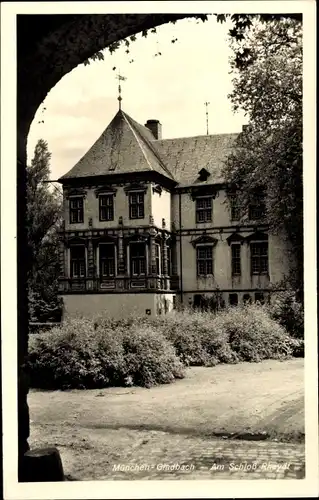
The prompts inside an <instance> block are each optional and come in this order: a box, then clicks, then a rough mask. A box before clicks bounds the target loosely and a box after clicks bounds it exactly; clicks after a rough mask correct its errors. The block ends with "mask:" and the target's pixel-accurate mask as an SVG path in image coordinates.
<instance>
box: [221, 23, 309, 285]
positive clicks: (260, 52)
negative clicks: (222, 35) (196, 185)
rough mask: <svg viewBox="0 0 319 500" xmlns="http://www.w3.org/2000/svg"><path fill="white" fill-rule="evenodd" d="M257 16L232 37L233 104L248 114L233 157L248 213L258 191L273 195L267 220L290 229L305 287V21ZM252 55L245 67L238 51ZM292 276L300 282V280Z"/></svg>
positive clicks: (234, 177)
mask: <svg viewBox="0 0 319 500" xmlns="http://www.w3.org/2000/svg"><path fill="white" fill-rule="evenodd" d="M258 21H259V20H258V19H257V20H255V21H254V22H253V25H252V27H251V28H250V30H249V33H248V34H247V35H246V36H245V38H244V39H243V40H240V41H238V40H235V39H234V38H232V39H231V46H232V48H233V50H234V56H233V58H232V61H231V67H232V74H233V85H234V90H233V92H232V93H231V95H230V96H229V97H230V99H231V101H232V104H233V109H234V110H235V111H236V110H237V109H242V110H243V111H244V112H245V114H246V115H247V116H248V119H249V124H248V127H247V129H246V132H243V133H242V134H239V136H238V139H237V141H236V144H235V148H234V150H233V152H232V154H231V155H230V156H229V158H228V159H227V161H226V164H225V168H224V176H225V179H226V181H227V183H229V185H231V186H233V188H234V189H235V190H236V194H237V202H238V205H239V210H240V213H241V215H242V217H244V214H245V213H247V207H248V205H249V203H250V202H251V200H252V198H253V196H254V195H255V194H256V192H258V191H259V192H262V193H263V195H264V197H265V205H266V213H265V222H267V223H268V224H269V227H270V230H271V231H272V232H282V233H283V234H285V235H286V237H287V240H288V242H289V243H290V245H289V247H290V249H291V250H290V254H289V256H288V258H291V259H292V260H293V261H294V262H295V267H294V268H293V271H292V275H291V276H290V277H288V278H289V282H290V284H292V285H293V286H294V288H296V289H297V290H299V291H302V289H303V189H302V31H301V30H302V26H301V23H300V22H299V21H298V20H296V19H281V20H270V21H269V22H267V23H265V24H261V23H260V22H258ZM238 53H241V54H242V55H243V54H245V56H244V57H243V58H242V59H241V64H240V65H238V60H237V54H238ZM292 277H293V278H294V279H292Z"/></svg>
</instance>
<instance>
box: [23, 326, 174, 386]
mask: <svg viewBox="0 0 319 500" xmlns="http://www.w3.org/2000/svg"><path fill="white" fill-rule="evenodd" d="M28 368H29V373H30V382H31V386H32V387H39V388H46V389H70V388H78V389H81V388H98V387H107V386H119V385H122V386H124V385H127V384H135V385H142V386H147V387H150V386H151V385H155V384H157V383H168V382H171V381H173V380H174V378H180V377H182V376H183V370H182V364H181V363H180V361H179V360H178V358H177V357H176V355H175V351H174V349H173V347H172V346H171V345H170V344H169V343H168V342H167V340H166V339H165V338H164V337H163V336H161V335H159V334H158V333H157V332H156V331H154V330H152V329H151V328H148V329H146V328H144V329H143V328H139V329H137V328H136V326H134V325H132V326H131V327H127V328H125V329H124V328H119V327H118V328H117V329H111V328H110V324H109V323H108V322H106V323H105V325H102V324H101V322H100V324H97V323H94V322H93V321H90V320H86V319H76V320H71V321H67V322H65V323H63V325H62V326H61V327H58V328H54V329H52V330H51V331H50V332H46V333H42V334H34V335H32V336H31V337H30V345H29V360H28Z"/></svg>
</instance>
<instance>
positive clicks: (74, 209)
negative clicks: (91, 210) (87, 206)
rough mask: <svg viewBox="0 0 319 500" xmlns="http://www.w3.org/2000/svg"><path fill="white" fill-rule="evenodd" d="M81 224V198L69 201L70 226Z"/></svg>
mask: <svg viewBox="0 0 319 500" xmlns="http://www.w3.org/2000/svg"><path fill="white" fill-rule="evenodd" d="M81 222H83V198H82V197H81V198H80V197H78V198H71V199H70V224H77V223H81Z"/></svg>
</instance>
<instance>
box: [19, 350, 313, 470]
mask: <svg viewBox="0 0 319 500" xmlns="http://www.w3.org/2000/svg"><path fill="white" fill-rule="evenodd" d="M303 377H304V371H303V360H302V359H293V360H289V361H282V362H280V361H273V360H270V361H264V362H262V363H240V364H238V365H220V366H216V367H214V368H190V369H188V371H187V374H186V378H185V379H183V380H179V381H176V382H175V383H173V384H170V385H164V386H158V387H154V388H152V389H143V388H138V387H132V388H109V389H103V390H90V391H78V390H73V391H65V392H61V391H36V390H31V391H30V395H29V406H30V418H31V436H30V440H29V441H30V445H31V447H38V446H47V445H50V446H52V445H53V446H57V447H58V448H59V450H60V453H61V456H62V460H63V464H64V469H65V472H66V473H67V474H70V475H71V476H74V477H75V478H76V479H82V480H83V479H102V478H105V479H116V478H117V477H119V478H120V479H123V477H122V475H123V471H122V472H121V471H118V472H120V475H118V474H117V475H115V476H116V477H114V470H113V468H114V464H132V463H134V464H137V465H136V467H137V470H134V471H133V472H132V471H131V475H132V477H134V478H136V479H141V478H144V477H145V476H147V478H152V477H153V476H154V474H155V473H154V474H152V473H150V472H149V471H148V472H147V470H146V471H145V470H142V471H141V470H140V466H139V464H150V463H152V464H153V465H154V464H158V463H167V461H168V462H169V463H171V462H174V463H182V462H183V463H185V461H186V462H187V463H193V462H194V463H197V466H196V468H197V469H196V470H197V472H198V473H199V470H202V468H201V466H199V465H198V463H199V462H198V460H201V458H200V457H205V456H206V455H207V454H206V455H205V453H204V452H205V450H206V451H207V450H208V449H209V450H211V451H210V452H209V454H208V458H207V460H208V462H209V463H208V462H207V461H206V462H207V463H206V462H205V460H204V462H205V463H204V464H202V466H203V467H204V469H203V470H206V469H207V470H209V469H210V467H209V464H210V463H211V462H212V460H213V457H214V456H215V455H214V453H215V452H216V450H219V451H218V453H219V454H220V456H219V460H224V462H225V460H226V462H227V461H228V462H229V461H231V460H232V457H235V458H236V457H237V459H238V460H239V459H240V460H245V457H247V456H249V457H250V460H253V459H254V457H260V460H268V461H269V460H270V461H271V460H272V461H275V462H276V461H277V462H278V463H279V462H280V463H283V460H284V457H288V458H289V457H290V459H291V460H292V461H293V460H295V462H294V464H293V465H294V467H297V464H299V465H298V467H299V466H300V467H301V466H302V457H303V453H304V449H303V435H304V401H303V386H304V381H303ZM234 438H241V440H239V439H234ZM265 438H267V441H262V440H264V439H265ZM248 439H249V440H252V439H254V440H258V441H259V442H258V443H257V442H256V441H254V442H252V441H250V442H248V441H247V440H248ZM242 440H243V441H242ZM267 443H268V444H267ZM265 446H266V448H265ZM214 450H215V451H214ZM267 450H268V451H267ZM216 453H217V452H216ZM216 453H215V454H216ZM238 453H239V455H238ZM267 453H268V455H267ZM236 454H237V455H236ZM267 456H268V459H267ZM215 458H216V457H215ZM196 460H197V462H196ZM296 460H297V461H296ZM176 461H177V462H176ZM226 462H225V463H226ZM228 462H227V463H228ZM277 462H276V463H277ZM136 467H135V468H136ZM205 468H206V469H205ZM155 470H156V474H155V476H154V478H157V479H158V477H157V475H158V474H157V473H158V472H160V473H161V474H160V477H162V476H163V474H164V475H165V474H166V473H167V471H166V472H165V471H158V470H157V468H156V467H155ZM175 472H176V471H175ZM273 472H274V471H271V473H273ZM288 472H289V471H288ZM290 472H291V470H290ZM219 473H220V471H219ZM121 474H122V475H121ZM141 474H142V476H141ZM166 475H167V474H166ZM184 475H185V474H184ZM237 475H238V474H237ZM173 476H174V475H173ZM173 476H172V475H171V477H173ZM255 477H257V476H256V474H255ZM267 477H268V476H267ZM130 478H131V476H130V477H128V476H127V472H126V476H125V479H130ZM174 478H176V477H175V476H174ZM192 478H193V477H192ZM236 478H237V477H236ZM165 479H166V477H165Z"/></svg>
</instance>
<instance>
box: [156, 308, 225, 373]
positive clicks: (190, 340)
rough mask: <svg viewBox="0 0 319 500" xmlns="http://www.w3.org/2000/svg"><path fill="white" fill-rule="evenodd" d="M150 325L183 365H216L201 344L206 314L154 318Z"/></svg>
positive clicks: (178, 314)
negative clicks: (172, 347)
mask: <svg viewBox="0 0 319 500" xmlns="http://www.w3.org/2000/svg"><path fill="white" fill-rule="evenodd" d="M152 324H153V326H154V327H155V328H156V330H157V331H161V332H162V334H163V335H164V336H165V337H166V339H167V340H168V341H169V342H170V343H171V344H172V345H173V346H174V349H175V351H176V354H177V356H178V357H179V358H180V360H181V361H182V363H183V364H185V365H187V366H211V365H213V364H216V362H215V361H214V360H212V359H211V357H210V355H209V353H208V352H207V351H206V349H205V347H204V346H203V343H202V335H203V331H205V328H207V327H209V322H208V321H207V314H205V313H190V312H188V311H183V312H178V313H172V314H168V315H167V316H163V317H161V318H154V319H152Z"/></svg>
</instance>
